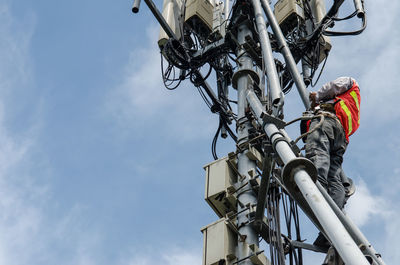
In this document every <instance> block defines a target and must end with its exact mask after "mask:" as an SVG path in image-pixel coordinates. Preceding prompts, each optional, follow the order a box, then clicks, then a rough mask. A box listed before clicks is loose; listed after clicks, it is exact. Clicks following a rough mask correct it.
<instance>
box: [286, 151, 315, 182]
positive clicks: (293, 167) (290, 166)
mask: <svg viewBox="0 0 400 265" xmlns="http://www.w3.org/2000/svg"><path fill="white" fill-rule="evenodd" d="M300 169H303V170H305V171H306V172H307V173H308V175H310V177H311V179H312V181H314V183H315V182H316V181H317V178H318V171H317V168H316V167H315V165H314V163H313V162H311V161H310V160H309V159H307V158H304V157H297V158H295V159H293V160H291V161H289V162H288V163H287V164H286V165H285V166H284V167H283V170H282V175H281V177H282V180H283V183H284V184H285V186H286V187H288V188H289V187H296V186H297V185H296V182H295V181H294V174H295V173H296V172H297V171H298V170H300Z"/></svg>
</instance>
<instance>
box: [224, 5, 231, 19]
mask: <svg viewBox="0 0 400 265" xmlns="http://www.w3.org/2000/svg"><path fill="white" fill-rule="evenodd" d="M229 2H230V1H229V0H225V6H224V8H225V20H227V19H228V18H229V5H230V4H229Z"/></svg>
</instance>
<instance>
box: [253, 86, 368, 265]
mask: <svg viewBox="0 0 400 265" xmlns="http://www.w3.org/2000/svg"><path fill="white" fill-rule="evenodd" d="M246 98H247V100H248V102H249V106H250V107H251V109H252V110H253V112H254V114H255V115H256V117H257V119H258V122H259V123H260V124H263V119H262V116H263V113H264V111H263V108H262V104H261V102H260V101H259V99H258V98H257V96H256V95H255V93H254V91H252V90H250V89H248V91H246ZM264 131H265V133H266V134H267V136H268V138H269V139H270V141H271V142H272V143H274V142H275V147H274V149H275V151H276V153H277V154H278V155H279V157H280V158H281V160H282V162H283V164H285V165H286V164H287V163H289V162H291V161H292V160H294V159H296V155H295V154H294V153H293V151H292V149H291V147H290V146H289V144H288V143H287V142H286V141H285V140H284V139H285V137H284V135H283V134H282V133H281V132H280V131H279V129H278V128H277V127H276V125H275V124H273V123H267V124H265V125H264ZM294 172H295V173H294V181H295V182H296V184H297V187H298V188H299V189H300V192H301V193H302V194H303V196H304V198H305V200H306V201H307V203H308V205H309V206H310V208H311V209H312V211H313V213H314V214H315V216H316V217H317V219H318V221H319V222H320V224H321V225H322V227H323V228H324V230H325V232H326V233H327V236H328V237H329V239H330V240H331V241H332V244H333V246H334V247H335V249H336V250H337V251H338V252H339V254H340V256H341V257H342V259H343V261H344V262H345V264H346V265H369V263H368V261H367V260H366V258H365V257H364V255H363V254H362V252H361V250H360V249H359V248H358V247H357V245H356V244H355V242H354V240H353V239H352V238H351V236H350V235H349V233H348V232H347V231H346V229H345V228H344V226H343V224H342V223H341V222H340V220H339V219H338V217H337V216H336V215H335V213H334V212H333V210H332V209H331V208H330V207H329V204H328V203H327V202H326V200H325V199H324V197H323V196H322V194H321V192H319V190H318V188H317V187H316V186H315V184H314V182H313V181H312V180H311V177H310V175H309V174H308V173H307V172H306V171H305V170H304V169H302V167H301V166H300V167H299V168H297V169H295V171H294Z"/></svg>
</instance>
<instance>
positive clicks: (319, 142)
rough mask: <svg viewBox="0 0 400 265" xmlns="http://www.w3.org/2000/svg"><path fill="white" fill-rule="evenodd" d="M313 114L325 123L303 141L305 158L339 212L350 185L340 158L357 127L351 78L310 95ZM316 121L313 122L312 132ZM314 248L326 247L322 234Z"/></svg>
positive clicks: (357, 92)
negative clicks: (314, 168)
mask: <svg viewBox="0 0 400 265" xmlns="http://www.w3.org/2000/svg"><path fill="white" fill-rule="evenodd" d="M310 101H311V106H312V108H313V109H315V110H316V113H318V114H322V115H324V117H325V119H324V122H323V123H322V124H321V125H320V127H319V128H317V129H316V130H314V131H313V132H311V133H310V134H309V135H308V136H307V140H306V157H307V158H308V159H310V160H311V161H312V162H313V163H314V164H315V166H316V168H317V171H318V181H319V182H320V183H321V185H322V186H323V187H324V188H325V189H326V190H327V192H328V194H329V195H330V196H331V197H332V199H333V200H334V201H335V203H336V204H337V205H338V207H339V208H340V209H343V207H344V204H345V202H346V188H347V187H345V186H347V185H350V182H349V180H348V178H347V177H346V175H345V174H344V172H343V170H342V162H343V154H344V152H345V151H346V147H347V144H348V142H349V136H350V135H352V134H353V133H354V132H355V131H356V130H357V129H358V127H359V125H360V101H361V97H360V90H359V87H358V84H357V82H356V81H355V80H354V79H353V78H351V77H339V78H337V79H336V80H334V81H331V82H328V83H326V84H325V85H323V86H322V87H321V88H320V89H319V90H318V91H317V92H312V93H310ZM318 123H319V119H312V120H311V122H310V124H309V129H310V130H312V129H313V128H314V127H315V126H317V125H318ZM314 244H315V245H319V246H322V247H328V246H329V243H328V242H327V240H326V239H325V237H323V235H322V234H320V235H319V236H318V238H317V239H316V241H315V242H314Z"/></svg>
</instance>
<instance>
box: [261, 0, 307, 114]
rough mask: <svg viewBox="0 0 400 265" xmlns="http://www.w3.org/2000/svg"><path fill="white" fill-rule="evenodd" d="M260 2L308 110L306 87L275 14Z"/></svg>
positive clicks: (267, 5)
mask: <svg viewBox="0 0 400 265" xmlns="http://www.w3.org/2000/svg"><path fill="white" fill-rule="evenodd" d="M254 1H256V0H254ZM261 3H262V7H263V9H264V12H265V14H266V15H267V18H268V22H269V24H270V25H271V28H272V31H273V32H274V34H275V37H276V39H277V41H278V44H279V47H280V49H281V53H282V55H283V57H284V58H285V62H286V65H287V67H288V69H289V72H290V74H291V75H292V78H293V81H294V83H295V84H296V87H297V91H298V92H299V94H300V98H301V100H302V101H303V104H304V107H305V108H306V109H307V110H308V109H310V100H309V98H308V94H309V93H308V90H307V88H306V85H305V84H304V80H303V78H302V77H301V75H300V73H299V70H298V69H297V66H296V62H295V60H294V58H293V55H292V53H291V52H290V49H289V46H288V45H287V43H286V40H285V37H284V36H283V33H282V31H281V28H280V27H279V25H278V22H277V21H276V18H275V15H274V13H273V12H272V10H271V7H270V6H269V4H268V3H267V0H261Z"/></svg>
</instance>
